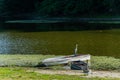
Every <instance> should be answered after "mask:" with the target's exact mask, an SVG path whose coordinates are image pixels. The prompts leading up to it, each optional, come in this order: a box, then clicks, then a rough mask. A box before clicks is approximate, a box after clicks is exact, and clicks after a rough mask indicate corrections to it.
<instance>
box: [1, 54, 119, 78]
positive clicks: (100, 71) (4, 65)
mask: <svg viewBox="0 0 120 80" xmlns="http://www.w3.org/2000/svg"><path fill="white" fill-rule="evenodd" d="M50 57H56V56H55V55H20V54H17V55H0V66H1V67H0V79H2V80H11V79H12V80H23V79H24V80H54V79H55V80H56V79H57V80H65V79H67V80H86V79H90V80H119V79H120V73H119V72H120V59H117V58H114V57H107V56H92V58H91V69H92V73H91V74H90V75H88V76H86V75H85V74H83V72H82V71H79V70H78V71H73V70H66V69H65V68H63V67H62V66H53V67H49V68H36V67H34V66H35V65H38V64H39V63H40V62H41V61H42V60H43V59H46V58H50ZM63 75H64V76H63ZM73 76H74V77H73Z"/></svg>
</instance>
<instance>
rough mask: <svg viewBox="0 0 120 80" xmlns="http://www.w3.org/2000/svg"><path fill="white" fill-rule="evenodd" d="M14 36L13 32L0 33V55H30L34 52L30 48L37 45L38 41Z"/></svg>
mask: <svg viewBox="0 0 120 80" xmlns="http://www.w3.org/2000/svg"><path fill="white" fill-rule="evenodd" d="M15 34H16V33H13V32H1V33H0V54H16V53H19V54H26V53H29V54H30V53H33V52H35V51H34V50H33V49H32V48H33V46H35V45H37V43H38V41H34V40H30V39H28V38H25V37H24V38H23V36H21V35H20V34H18V35H15Z"/></svg>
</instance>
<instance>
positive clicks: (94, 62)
mask: <svg viewBox="0 0 120 80" xmlns="http://www.w3.org/2000/svg"><path fill="white" fill-rule="evenodd" d="M50 57H55V56H54V55H0V66H19V67H34V66H36V65H37V64H39V63H40V62H41V61H42V60H43V59H46V58H50ZM58 68H59V69H62V68H60V67H55V68H54V67H53V69H58ZM91 69H93V70H116V71H120V59H116V58H113V57H106V56H92V59H91Z"/></svg>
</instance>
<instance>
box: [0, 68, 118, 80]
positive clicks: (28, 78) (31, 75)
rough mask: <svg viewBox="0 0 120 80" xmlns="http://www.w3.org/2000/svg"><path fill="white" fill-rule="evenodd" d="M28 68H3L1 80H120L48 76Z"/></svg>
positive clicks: (0, 73) (0, 74)
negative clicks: (30, 70) (29, 70)
mask: <svg viewBox="0 0 120 80" xmlns="http://www.w3.org/2000/svg"><path fill="white" fill-rule="evenodd" d="M27 70H28V69H27V68H20V67H9V68H8V67H4V68H3V67H1V68H0V80H119V79H117V78H98V77H96V78H83V77H80V76H69V75H47V74H39V73H35V72H28V71H27Z"/></svg>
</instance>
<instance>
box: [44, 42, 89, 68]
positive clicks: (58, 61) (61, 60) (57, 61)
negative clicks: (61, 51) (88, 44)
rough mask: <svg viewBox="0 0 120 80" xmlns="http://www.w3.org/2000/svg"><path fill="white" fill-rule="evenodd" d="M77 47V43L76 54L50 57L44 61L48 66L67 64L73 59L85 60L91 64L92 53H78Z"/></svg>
mask: <svg viewBox="0 0 120 80" xmlns="http://www.w3.org/2000/svg"><path fill="white" fill-rule="evenodd" d="M77 47H78V45H77V44H76V48H75V51H74V55H68V56H59V57H54V58H48V59H45V60H43V61H42V63H43V64H45V65H46V66H51V65H58V64H67V63H70V62H73V61H84V62H86V63H89V64H90V55H89V54H87V55H78V54H77Z"/></svg>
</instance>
